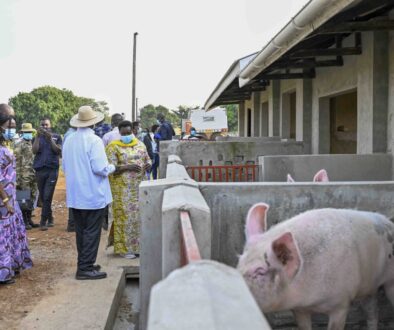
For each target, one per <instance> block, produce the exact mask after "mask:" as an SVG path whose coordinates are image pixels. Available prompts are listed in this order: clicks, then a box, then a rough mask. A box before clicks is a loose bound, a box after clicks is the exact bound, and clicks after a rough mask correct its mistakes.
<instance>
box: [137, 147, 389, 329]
mask: <svg viewBox="0 0 394 330" xmlns="http://www.w3.org/2000/svg"><path fill="white" fill-rule="evenodd" d="M182 161H183V160H181V159H180V158H179V157H178V156H173V155H171V156H170V157H169V158H168V165H167V171H166V172H167V176H166V178H165V179H162V180H156V181H151V182H143V183H141V186H140V210H141V225H142V228H141V242H142V243H141V266H140V274H141V304H142V306H141V323H140V328H141V329H145V328H146V325H147V312H148V306H149V295H150V292H151V288H152V287H153V286H154V285H155V284H156V283H158V282H161V281H162V280H163V279H164V278H166V274H168V272H167V271H166V268H168V265H169V264H168V262H169V261H170V259H174V256H173V255H172V254H173V253H174V252H176V250H172V251H173V252H171V250H168V251H169V252H171V253H167V256H164V255H163V251H164V250H165V249H163V248H164V247H165V246H166V245H167V242H176V240H177V238H176V237H175V236H176V235H175V236H174V233H172V231H171V230H170V231H168V230H165V226H164V225H163V223H166V222H167V224H168V221H170V222H173V220H175V219H176V218H175V215H173V216H172V217H174V218H171V216H170V217H169V215H170V214H169V213H168V205H166V203H165V200H167V204H170V205H171V207H172V208H174V209H175V210H176V209H179V210H191V211H192V212H198V213H200V212H203V214H204V213H205V214H206V215H208V214H209V216H208V218H206V219H209V221H210V226H208V227H207V226H206V224H207V222H205V221H203V222H201V221H200V216H198V217H194V216H193V219H195V220H197V222H195V223H193V229H195V227H194V226H195V225H197V233H196V238H197V241H199V240H200V239H202V240H206V238H207V237H211V244H210V245H211V247H210V250H211V251H210V258H211V259H213V260H215V261H219V262H221V263H223V264H226V265H229V266H231V267H235V266H236V264H237V261H238V255H240V254H241V253H242V251H243V246H244V242H245V238H244V225H245V217H246V214H247V211H248V210H249V208H250V207H251V206H252V205H253V204H255V203H257V202H266V203H268V204H269V205H270V211H269V213H268V223H269V226H271V225H273V224H276V223H278V222H280V221H282V220H286V219H288V218H290V217H292V216H294V215H297V214H299V213H301V212H303V211H306V210H310V209H316V208H325V207H333V208H350V209H358V210H366V211H376V212H379V213H382V214H384V215H386V216H387V217H389V218H390V219H392V218H393V215H394V207H393V205H394V203H393V202H394V189H393V188H394V182H392V181H379V182H329V183H319V184H314V183H293V184H287V183H276V182H271V183H267V182H265V183H263V182H260V183H197V182H195V181H194V180H191V179H190V177H189V176H188V174H187V171H186V169H185V167H184V166H183V164H182V163H183V162H182ZM175 187H178V188H179V189H174V188H175ZM181 187H183V188H181ZM191 188H192V189H191ZM186 190H189V191H190V190H193V191H194V192H193V193H192V194H190V193H189V192H186ZM170 191H172V193H171V194H168V196H167V197H170V198H167V199H165V198H164V195H165V194H166V192H168V193H169V192H170ZM175 191H177V192H175ZM197 192H198V193H197ZM196 194H197V195H201V198H198V199H196V198H195V197H196V196H194V195H196ZM170 195H171V196H170ZM193 196H194V197H193ZM160 206H161V207H160ZM171 207H170V208H171ZM193 210H194V211H193ZM207 212H208V213H207ZM204 217H205V216H204ZM171 219H172V220H171ZM202 224H205V225H204V226H203V227H204V229H202V228H201V227H200V226H201V225H202ZM199 227H200V228H199ZM199 236H201V237H200V238H199ZM174 239H175V240H174ZM171 245H172V244H170V245H169V246H171ZM203 245H204V246H205V247H206V244H203ZM168 258H169V259H168ZM176 259H177V258H176V257H175V259H174V260H176ZM379 309H380V318H379V319H380V324H379V329H384V330H385V329H393V328H394V313H393V308H392V307H391V305H390V304H389V303H388V301H387V300H386V298H385V296H384V294H382V293H380V295H379ZM267 316H268V318H269V321H270V323H271V326H272V328H273V329H294V328H295V327H296V324H295V320H294V318H293V316H292V314H291V313H289V312H286V313H273V314H271V315H267ZM326 326H327V317H325V316H323V315H315V316H314V317H313V327H314V329H320V328H321V329H323V328H326ZM364 328H365V316H364V314H363V313H362V312H361V311H360V308H359V306H358V305H357V304H355V305H354V307H353V308H352V310H351V312H350V313H349V317H348V320H347V329H364Z"/></svg>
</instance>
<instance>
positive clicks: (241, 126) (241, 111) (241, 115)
mask: <svg viewBox="0 0 394 330" xmlns="http://www.w3.org/2000/svg"><path fill="white" fill-rule="evenodd" d="M238 135H239V136H242V137H243V136H245V101H242V102H240V103H239V106H238Z"/></svg>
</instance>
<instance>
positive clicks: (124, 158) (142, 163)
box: [0, 104, 175, 284]
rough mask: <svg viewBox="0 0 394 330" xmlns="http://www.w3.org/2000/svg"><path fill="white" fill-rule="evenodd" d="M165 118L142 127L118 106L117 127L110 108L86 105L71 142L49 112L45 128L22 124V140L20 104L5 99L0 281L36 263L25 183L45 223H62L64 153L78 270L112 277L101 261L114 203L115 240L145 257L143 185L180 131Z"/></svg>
mask: <svg viewBox="0 0 394 330" xmlns="http://www.w3.org/2000/svg"><path fill="white" fill-rule="evenodd" d="M157 120H158V124H157V125H153V126H152V127H151V132H149V130H147V131H145V132H141V129H140V127H139V122H133V123H132V122H130V121H127V120H124V118H123V115H122V114H115V115H113V116H112V118H111V127H109V125H107V124H104V115H103V114H102V113H100V112H97V111H94V110H93V109H92V108H91V107H90V106H83V107H80V108H79V110H78V113H77V114H76V115H75V116H73V117H72V118H71V120H70V127H71V128H70V130H69V131H67V133H66V134H65V135H64V142H63V141H62V138H61V136H60V135H58V134H55V133H53V132H52V130H51V123H50V119H49V118H43V119H42V120H41V125H40V128H38V129H37V131H36V130H35V129H34V128H33V127H32V125H31V124H29V123H24V124H22V129H21V130H20V134H21V137H20V139H19V140H18V141H17V142H15V141H13V140H14V137H15V133H16V121H15V112H14V110H13V109H12V108H11V107H10V106H8V105H6V104H1V105H0V127H1V131H2V132H1V133H2V134H1V135H0V162H1V166H0V198H1V200H2V205H1V206H0V216H1V221H0V284H10V283H13V282H14V277H15V275H16V274H18V273H19V272H20V271H21V270H23V269H27V268H30V267H31V266H32V259H31V257H30V252H29V248H28V244H27V239H26V229H30V228H31V227H36V226H37V225H36V224H34V222H33V221H32V210H33V208H26V209H24V210H23V213H22V211H21V209H20V207H19V204H21V203H19V204H18V202H17V191H18V192H20V191H24V190H27V191H29V192H30V199H31V200H32V201H33V200H38V201H39V204H41V207H42V212H41V221H40V224H39V227H40V229H41V230H48V227H51V226H53V225H54V219H53V215H52V208H51V204H52V197H53V193H54V190H55V186H56V182H57V178H58V171H59V158H60V157H62V158H63V160H62V164H63V171H64V173H65V177H66V193H67V207H68V208H69V218H70V219H69V224H68V230H69V231H75V232H76V243H77V251H78V262H77V272H76V278H77V279H80V280H85V279H100V278H105V277H106V273H104V272H101V271H100V268H101V267H100V265H96V264H95V262H96V257H97V252H98V247H99V242H100V235H101V228H102V226H103V219H105V218H107V219H108V209H110V212H109V213H110V214H111V215H112V216H110V217H109V223H108V225H107V226H108V243H109V245H111V244H113V245H114V252H115V253H116V254H119V255H121V256H123V257H125V258H135V257H138V255H139V236H140V219H139V210H138V186H139V184H140V183H141V181H142V180H146V179H147V178H148V177H150V176H153V178H155V179H156V178H157V168H158V165H159V156H158V153H159V142H160V141H161V140H171V139H172V137H173V135H174V134H175V133H174V130H173V128H172V126H171V124H170V123H168V122H166V121H165V117H164V116H163V115H161V114H159V115H158V117H157ZM17 182H18V184H17ZM19 182H20V183H19ZM37 190H38V198H36V197H37V194H36V191H37Z"/></svg>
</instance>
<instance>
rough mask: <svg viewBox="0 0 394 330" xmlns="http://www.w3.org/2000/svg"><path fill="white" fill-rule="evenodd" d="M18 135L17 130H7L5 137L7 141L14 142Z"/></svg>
mask: <svg viewBox="0 0 394 330" xmlns="http://www.w3.org/2000/svg"><path fill="white" fill-rule="evenodd" d="M15 134H16V128H6V129H5V131H4V133H3V137H4V139H6V140H12V139H13V138H14V137H15Z"/></svg>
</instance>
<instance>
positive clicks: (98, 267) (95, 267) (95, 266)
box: [93, 265, 101, 271]
mask: <svg viewBox="0 0 394 330" xmlns="http://www.w3.org/2000/svg"><path fill="white" fill-rule="evenodd" d="M100 269H101V266H100V265H93V270H96V271H100Z"/></svg>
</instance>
